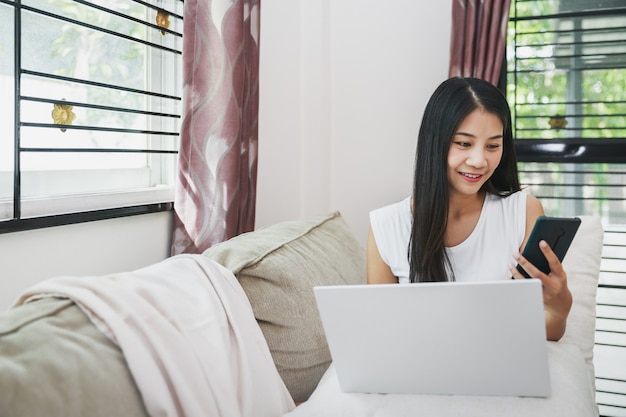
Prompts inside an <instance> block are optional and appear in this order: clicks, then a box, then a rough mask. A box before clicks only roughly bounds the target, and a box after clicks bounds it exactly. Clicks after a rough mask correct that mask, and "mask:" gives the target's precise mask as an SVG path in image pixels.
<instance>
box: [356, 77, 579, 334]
mask: <svg viewBox="0 0 626 417" xmlns="http://www.w3.org/2000/svg"><path fill="white" fill-rule="evenodd" d="M413 184H414V186H413V195H412V196H411V197H407V198H406V199H404V200H403V201H401V202H398V203H396V204H392V205H390V206H386V207H383V208H380V209H377V210H374V211H372V212H371V213H370V231H369V238H368V244H367V280H368V283H372V284H373V283H394V282H395V283H397V282H400V283H405V282H411V283H415V282H425V281H472V280H496V279H510V278H511V276H512V277H513V278H514V279H523V277H522V275H521V274H520V273H519V271H517V270H516V268H515V264H516V263H519V264H520V265H521V266H522V267H523V268H524V270H526V271H527V272H528V273H529V274H530V275H531V276H533V277H536V278H539V279H540V280H541V281H542V284H543V298H544V306H545V313H546V332H547V337H548V339H549V340H559V339H560V338H561V337H562V336H563V333H564V332H565V322H566V319H567V315H568V314H569V310H570V307H571V305H572V295H571V293H570V291H569V289H568V287H567V275H566V273H565V271H564V269H563V266H562V265H561V263H560V262H559V260H558V258H557V257H556V255H555V254H554V253H553V252H552V250H551V249H550V248H549V246H548V245H547V244H546V243H545V242H543V241H542V243H541V244H540V248H541V251H542V252H543V254H544V255H545V257H546V259H547V260H548V263H549V265H550V270H551V272H550V274H548V275H546V274H543V273H541V271H539V270H538V269H537V268H535V266H534V265H532V264H531V263H530V262H528V261H527V260H526V259H524V257H522V256H521V255H520V252H521V251H522V249H523V248H524V245H525V244H526V241H527V240H528V237H529V235H530V232H531V230H532V227H533V226H534V224H535V220H536V219H537V217H539V216H540V215H542V214H544V210H543V207H542V205H541V202H539V200H538V199H537V198H535V197H533V196H531V195H528V194H526V193H525V192H523V191H521V189H520V184H519V178H518V173H517V161H516V157H515V150H514V147H513V135H512V130H511V113H510V109H509V106H508V103H507V101H506V99H505V97H504V95H503V94H502V93H501V92H500V90H498V89H497V88H496V87H494V86H493V85H492V84H490V83H488V82H486V81H483V80H480V79H475V78H451V79H448V80H446V81H444V82H443V83H442V84H441V85H440V86H439V87H438V88H437V89H436V90H435V92H434V93H433V95H432V97H431V98H430V100H429V102H428V104H427V106H426V109H425V111H424V116H423V119H422V124H421V127H420V131H419V136H418V142H417V153H416V159H415V177H414V182H413Z"/></svg>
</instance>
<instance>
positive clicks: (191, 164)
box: [171, 0, 260, 255]
mask: <svg viewBox="0 0 626 417" xmlns="http://www.w3.org/2000/svg"><path fill="white" fill-rule="evenodd" d="M259 12H260V0H187V1H185V7H184V29H183V121H182V127H181V144H180V150H179V151H180V152H179V167H178V170H179V171H178V176H177V182H176V195H175V200H174V210H175V215H174V230H173V236H172V250H171V252H172V255H176V254H180V253H201V252H202V251H204V250H205V249H207V248H208V247H210V246H212V245H213V244H215V243H219V242H222V241H224V240H227V239H229V238H231V237H233V236H236V235H238V234H240V233H243V232H247V231H250V230H253V228H254V220H255V207H256V179H257V178H256V177H257V149H258V103H259V29H260V28H259V24H260V22H259Z"/></svg>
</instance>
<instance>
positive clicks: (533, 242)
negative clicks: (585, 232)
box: [517, 216, 580, 278]
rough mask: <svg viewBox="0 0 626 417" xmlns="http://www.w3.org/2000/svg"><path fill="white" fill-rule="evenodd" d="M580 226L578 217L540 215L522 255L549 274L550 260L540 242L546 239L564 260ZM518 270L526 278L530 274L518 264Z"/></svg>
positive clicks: (560, 258)
mask: <svg viewBox="0 0 626 417" xmlns="http://www.w3.org/2000/svg"><path fill="white" fill-rule="evenodd" d="M578 226H580V219H579V218H578V217H549V216H539V217H538V218H537V221H536V222H535V226H534V227H533V230H532V232H531V233H530V237H529V238H528V243H526V246H525V247H524V252H523V253H522V256H523V257H524V258H526V259H528V261H529V262H530V263H532V264H533V265H535V266H536V267H537V269H539V270H540V271H542V272H544V273H546V274H549V273H550V266H549V265H548V260H547V259H546V257H545V256H543V252H541V249H539V242H540V241H541V240H545V241H546V242H547V243H548V245H550V247H551V248H552V251H553V252H554V253H555V255H556V256H557V257H558V258H559V261H561V262H562V261H563V258H565V254H566V253H567V250H568V249H569V247H570V245H571V244H572V240H574V236H575V235H576V232H577V231H578ZM517 270H518V271H519V272H520V273H521V274H522V275H523V276H524V277H526V278H530V276H529V275H528V274H527V273H526V271H524V269H523V268H522V267H521V266H519V265H517Z"/></svg>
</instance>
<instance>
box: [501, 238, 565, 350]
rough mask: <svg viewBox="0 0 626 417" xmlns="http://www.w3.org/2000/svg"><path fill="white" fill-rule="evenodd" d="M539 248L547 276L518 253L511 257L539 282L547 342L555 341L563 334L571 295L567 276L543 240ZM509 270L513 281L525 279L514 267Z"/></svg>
mask: <svg viewBox="0 0 626 417" xmlns="http://www.w3.org/2000/svg"><path fill="white" fill-rule="evenodd" d="M539 248H540V249H541V252H542V253H543V255H544V256H545V257H546V260H547V261H548V265H549V266H550V273H549V274H544V273H543V272H541V271H540V270H539V269H537V268H536V267H535V265H533V264H532V263H530V262H529V261H528V260H527V259H526V258H524V257H523V256H522V255H521V254H520V253H516V254H514V255H513V257H514V258H515V260H516V261H517V263H518V264H519V265H520V266H521V267H522V268H523V269H524V271H526V273H527V274H528V275H529V276H531V277H533V278H537V279H539V280H541V284H542V288H543V303H544V308H545V312H546V332H547V337H548V340H555V341H556V340H559V339H560V338H561V337H562V336H563V334H564V333H565V322H566V320H567V316H568V314H569V311H570V309H571V307H572V294H571V292H570V291H569V288H568V287H567V274H566V273H565V270H564V269H563V265H562V264H561V262H560V261H559V259H558V258H557V256H556V254H555V253H554V252H553V251H552V249H551V248H550V246H549V245H548V244H547V243H546V241H544V240H542V241H541V242H539ZM510 269H511V274H512V276H513V278H514V279H525V278H524V276H523V275H522V274H521V273H520V272H519V271H518V270H517V268H516V267H515V265H511V268H510Z"/></svg>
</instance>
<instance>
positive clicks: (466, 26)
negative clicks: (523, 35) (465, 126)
mask: <svg viewBox="0 0 626 417" xmlns="http://www.w3.org/2000/svg"><path fill="white" fill-rule="evenodd" d="M510 6H511V1H510V0H453V3H452V38H451V43H450V70H449V73H448V76H449V77H476V78H480V79H483V80H485V81H489V82H490V83H492V84H493V85H498V78H499V77H500V69H501V67H502V59H503V57H504V48H505V47H506V26H507V23H508V19H509V9H510Z"/></svg>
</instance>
